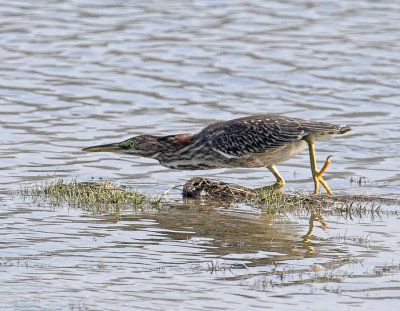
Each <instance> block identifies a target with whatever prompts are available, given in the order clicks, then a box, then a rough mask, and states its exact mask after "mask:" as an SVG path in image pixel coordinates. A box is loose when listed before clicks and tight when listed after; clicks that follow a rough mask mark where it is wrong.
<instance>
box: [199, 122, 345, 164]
mask: <svg viewBox="0 0 400 311" xmlns="http://www.w3.org/2000/svg"><path fill="white" fill-rule="evenodd" d="M328 131H332V132H337V131H338V126H337V125H333V124H329V123H324V122H313V121H307V120H301V119H296V118H289V117H282V116H277V115H259V116H251V117H245V118H240V119H235V120H230V121H227V122H220V123H215V124H211V125H210V126H208V127H206V128H205V129H204V130H203V131H202V132H201V134H202V135H203V138H204V139H205V140H206V141H207V142H208V143H209V145H210V146H211V148H212V149H214V150H215V151H217V152H219V153H221V154H223V155H224V156H227V157H241V156H244V155H246V154H250V153H263V152H268V151H271V152H272V151H275V150H276V149H280V147H282V146H284V145H286V144H288V143H291V142H293V141H298V140H300V139H302V138H303V137H304V136H306V135H307V134H310V133H319V132H328Z"/></svg>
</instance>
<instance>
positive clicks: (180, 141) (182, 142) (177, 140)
mask: <svg viewBox="0 0 400 311" xmlns="http://www.w3.org/2000/svg"><path fill="white" fill-rule="evenodd" d="M192 138H193V135H192V134H178V135H175V136H173V137H171V138H170V141H171V143H172V144H174V145H175V146H176V147H177V148H183V147H185V146H186V145H187V144H189V143H190V142H191V141H192Z"/></svg>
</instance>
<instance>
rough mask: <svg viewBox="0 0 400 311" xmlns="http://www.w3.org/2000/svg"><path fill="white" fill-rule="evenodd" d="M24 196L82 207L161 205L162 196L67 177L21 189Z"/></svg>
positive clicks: (54, 203) (105, 207)
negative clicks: (153, 198)
mask: <svg viewBox="0 0 400 311" xmlns="http://www.w3.org/2000/svg"><path fill="white" fill-rule="evenodd" d="M21 193H22V195H23V196H25V197H26V196H29V197H33V198H34V199H36V200H40V199H43V198H45V199H47V200H48V203H50V204H51V205H53V206H57V205H61V204H64V203H66V204H68V206H71V207H77V208H82V209H97V210H103V209H107V208H108V207H111V206H118V205H126V206H132V207H134V208H135V209H136V208H138V207H142V206H144V205H153V206H154V207H158V206H159V205H160V203H161V198H160V199H157V200H152V199H150V198H149V197H146V196H145V195H143V194H141V193H139V192H137V191H133V190H132V189H130V188H128V187H123V186H120V185H116V184H113V183H111V182H109V181H104V182H77V181H71V182H67V181H64V180H63V179H58V180H55V181H51V182H47V183H44V184H36V185H35V186H34V187H33V188H24V189H22V190H21Z"/></svg>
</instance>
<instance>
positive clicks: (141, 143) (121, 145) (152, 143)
mask: <svg viewBox="0 0 400 311" xmlns="http://www.w3.org/2000/svg"><path fill="white" fill-rule="evenodd" d="M82 150H83V151H91V152H102V151H112V152H119V153H127V154H132V155H138V156H142V157H148V158H156V157H157V156H158V154H159V153H160V152H162V151H163V150H165V144H164V143H163V142H162V141H161V140H160V138H159V137H157V136H152V135H140V136H135V137H132V138H129V139H127V140H124V141H121V142H118V143H113V144H106V145H98V146H93V147H88V148H84V149H82Z"/></svg>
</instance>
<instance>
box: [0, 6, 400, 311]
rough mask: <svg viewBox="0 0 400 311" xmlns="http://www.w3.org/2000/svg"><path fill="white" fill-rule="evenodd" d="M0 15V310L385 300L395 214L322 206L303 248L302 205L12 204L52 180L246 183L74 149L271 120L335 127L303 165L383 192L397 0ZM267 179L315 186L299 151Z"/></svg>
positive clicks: (398, 31)
mask: <svg viewBox="0 0 400 311" xmlns="http://www.w3.org/2000/svg"><path fill="white" fill-rule="evenodd" d="M0 5H1V8H2V9H1V11H0V17H1V25H0V29H1V34H0V56H1V60H2V61H1V63H0V131H1V132H0V133H1V136H0V141H1V148H0V163H1V167H0V174H1V175H0V176H1V178H0V212H1V216H0V217H1V226H0V235H1V237H2V238H1V244H0V259H1V265H0V271H1V273H0V277H1V281H2V284H3V286H1V288H0V301H2V304H1V306H0V309H4V310H9V309H18V310H35V309H37V310H46V309H47V310H52V309H54V308H56V309H67V310H68V309H71V310H79V309H81V310H82V309H83V310H85V309H87V310H97V309H103V310H124V309H126V310H128V309H131V308H132V307H136V308H138V309H144V310H161V309H162V310H165V309H171V310H172V309H178V308H181V309H185V310H209V309H217V308H219V309H221V310H225V309H229V310H234V309H237V310H239V309H240V310H241V309H243V308H247V309H261V308H262V309H265V308H271V309H279V310H282V309H287V310H292V309H293V308H296V307H298V306H299V305H300V306H303V307H304V309H310V310H317V309H320V308H321V303H323V305H324V306H329V307H331V309H332V310H334V309H335V310H339V309H340V310H342V309H343V308H346V309H357V308H363V309H365V310H368V309H370V310H375V309H376V308H377V307H378V306H379V307H380V308H384V309H385V310H389V309H394V308H395V306H396V304H397V303H398V296H399V295H398V293H399V265H400V254H399V251H398V236H399V230H398V228H399V225H398V224H399V219H398V215H397V212H396V210H397V206H384V207H382V211H385V212H384V213H378V215H377V214H375V213H364V214H363V215H359V216H358V217H356V216H354V215H353V216H352V217H348V216H334V215H325V218H326V222H327V223H328V228H327V230H326V231H323V230H321V229H319V228H316V230H315V232H314V235H313V236H312V238H311V239H310V240H309V241H305V240H304V238H302V236H303V235H304V234H305V233H306V232H307V230H308V219H309V216H310V215H309V213H307V212H306V211H303V212H294V213H288V214H283V215H280V216H279V217H276V216H274V217H272V216H271V215H269V214H267V213H266V212H262V211H260V210H259V209H256V208H251V207H249V206H246V205H243V204H241V205H238V206H234V207H233V208H231V209H224V208H222V207H219V206H214V209H206V210H199V209H197V208H192V207H191V206H186V207H185V205H184V204H183V205H182V204H179V206H180V207H179V208H172V209H169V210H168V211H162V212H153V213H150V214H149V213H135V212H134V211H133V210H132V211H125V212H124V213H123V215H122V216H121V217H117V216H115V215H113V214H111V215H96V214H91V213H88V212H84V211H79V210H75V209H70V208H68V207H66V206H60V207H59V208H49V207H48V206H47V205H46V204H45V203H42V205H40V206H37V205H36V204H33V203H32V202H30V201H29V200H26V201H24V200H22V199H21V198H19V197H18V196H15V195H12V193H13V192H14V191H16V190H18V189H19V188H20V187H21V185H22V186H29V185H32V184H33V183H35V182H42V181H44V180H48V179H53V178H55V177H62V178H66V179H68V180H72V179H75V178H77V179H78V180H90V179H91V178H95V179H98V178H107V179H111V180H113V181H115V182H118V183H121V184H127V185H131V186H133V187H134V188H137V189H138V190H140V191H144V192H147V193H157V194H161V193H163V192H164V191H165V190H166V189H168V188H170V187H172V186H174V185H179V184H183V183H184V182H185V181H186V180H188V179H190V178H191V177H193V176H198V175H202V176H207V177H212V178H216V179H219V180H223V181H234V182H235V183H239V184H242V185H244V186H248V187H261V186H264V185H266V184H270V183H272V182H273V181H274V179H273V176H271V174H270V173H269V172H268V171H267V170H265V169H218V170H209V171H190V172H187V171H173V170H169V169H167V168H163V167H161V166H160V165H158V163H156V162H155V161H153V160H149V159H142V158H136V157H129V156H123V155H115V154H107V153H104V154H100V153H96V154H88V153H84V152H82V151H81V148H83V147H86V146H90V145H94V144H100V143H108V142H113V141H118V140H122V139H125V138H128V137H130V136H134V135H138V134H144V133H148V134H174V133H186V132H189V133H194V132H197V131H199V130H200V129H202V128H203V127H204V126H205V125H207V124H210V123H212V122H215V121H220V120H226V119H231V118H235V117H241V116H245V115H249V114H257V113H267V112H273V113H281V114H285V115H289V116H293V117H300V118H308V119H314V120H323V121H327V122H337V123H346V124H349V125H351V126H352V128H353V130H352V131H351V132H349V133H348V134H346V135H344V136H342V137H338V138H337V139H335V140H332V141H330V142H319V143H318V144H317V146H316V148H317V158H318V160H319V163H322V162H323V160H324V159H325V158H326V156H327V155H330V154H332V155H333V158H332V162H333V163H332V165H331V166H330V167H329V169H328V171H327V173H326V175H325V176H326V180H327V181H328V183H329V185H330V187H331V188H332V190H333V191H334V193H335V194H373V195H378V196H385V197H396V196H398V193H399V188H400V183H399V178H400V174H399V172H400V161H399V154H398V151H399V150H400V135H399V130H400V125H399V124H400V122H399V117H400V110H399V106H400V104H399V103H400V97H399V90H400V80H399V73H400V65H399V64H400V43H399V40H398V38H399V35H400V26H399V23H398V17H399V14H400V4H399V3H397V2H395V1H380V2H375V1H367V0H359V1H351V2H349V1H307V2H304V3H300V2H299V1H268V2H267V3H264V2H262V1H242V0H238V1H189V2H188V1H174V2H173V3H172V2H170V1H146V2H144V3H138V2H137V1H108V2H104V3H97V2H92V1H68V2H64V1H35V2H34V3H32V2H25V1H12V2H10V1H3V2H1V3H0ZM320 165H321V164H320ZM278 169H279V171H280V173H281V174H282V175H283V176H284V178H285V180H286V182H287V184H286V187H285V191H293V190H300V191H305V192H310V191H312V189H313V184H312V182H311V180H310V177H311V173H310V168H309V162H308V156H307V153H306V152H305V153H303V154H300V155H298V156H296V157H295V158H294V159H291V160H289V161H287V162H285V163H282V164H281V165H279V166H278ZM179 197H180V190H179V189H175V190H173V191H171V192H170V196H169V198H171V199H175V200H177V201H178V202H179ZM320 266H321V267H322V270H321V269H320V268H321V267H320ZM133 302H134V304H133Z"/></svg>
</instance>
